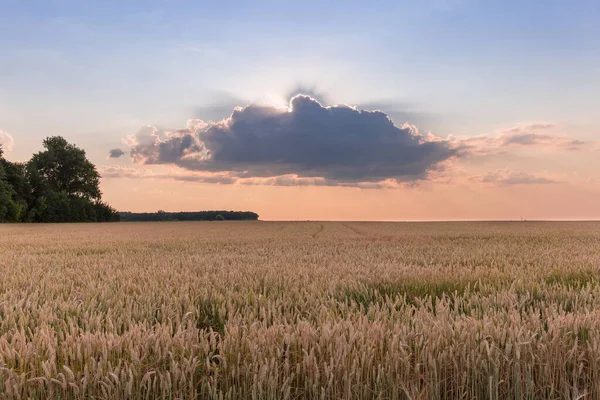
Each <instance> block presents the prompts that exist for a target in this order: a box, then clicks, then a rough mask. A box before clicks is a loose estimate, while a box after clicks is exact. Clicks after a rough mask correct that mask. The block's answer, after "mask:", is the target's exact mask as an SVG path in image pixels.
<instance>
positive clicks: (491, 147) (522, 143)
mask: <svg viewBox="0 0 600 400" xmlns="http://www.w3.org/2000/svg"><path fill="white" fill-rule="evenodd" d="M557 126H558V125H557V124H555V123H552V122H545V123H530V124H525V125H519V126H516V127H513V128H509V129H503V130H501V131H499V134H498V135H495V136H492V135H478V136H470V137H450V138H449V139H450V140H451V141H452V142H453V143H455V145H456V146H459V147H462V148H463V149H464V150H465V153H466V154H470V155H474V156H487V155H497V154H505V153H508V152H509V151H511V150H515V149H519V148H530V149H533V148H539V149H543V150H546V151H578V150H584V149H586V148H589V149H591V148H592V145H593V143H590V142H586V141H583V140H578V139H574V138H572V137H567V136H561V135H551V134H549V133H543V131H548V130H551V129H554V128H556V127H557Z"/></svg>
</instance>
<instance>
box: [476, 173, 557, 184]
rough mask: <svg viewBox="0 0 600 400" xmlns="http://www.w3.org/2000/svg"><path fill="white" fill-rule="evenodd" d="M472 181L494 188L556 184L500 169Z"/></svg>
mask: <svg viewBox="0 0 600 400" xmlns="http://www.w3.org/2000/svg"><path fill="white" fill-rule="evenodd" d="M470 180H471V181H474V182H480V183H484V184H490V185H494V186H509V185H543V184H549V183H556V181H554V180H552V179H549V178H545V177H542V176H538V175H533V174H529V173H527V172H523V171H510V170H507V169H499V170H496V171H490V172H488V173H486V174H483V175H477V176H473V177H471V179H470Z"/></svg>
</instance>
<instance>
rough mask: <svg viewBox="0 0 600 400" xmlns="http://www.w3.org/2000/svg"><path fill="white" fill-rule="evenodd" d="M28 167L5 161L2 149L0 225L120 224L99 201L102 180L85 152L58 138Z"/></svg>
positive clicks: (112, 212) (55, 137) (112, 211)
mask: <svg viewBox="0 0 600 400" xmlns="http://www.w3.org/2000/svg"><path fill="white" fill-rule="evenodd" d="M44 148H45V150H44V151H42V152H39V153H37V154H34V155H33V157H32V158H31V160H30V161H29V162H28V163H26V164H21V163H12V162H10V161H8V160H6V159H4V158H3V156H2V155H3V154H2V149H0V222H105V221H118V220H119V214H118V213H117V211H116V210H114V209H113V208H111V207H110V206H109V205H107V204H105V203H103V202H102V201H101V192H100V188H99V181H100V175H99V174H98V171H97V170H96V167H95V166H94V165H93V164H92V163H91V162H90V161H89V160H88V159H87V158H86V157H85V151H83V150H81V149H79V148H78V147H76V146H74V145H72V144H70V143H68V142H67V141H66V140H65V139H63V138H62V137H60V136H54V137H49V138H47V139H46V140H44Z"/></svg>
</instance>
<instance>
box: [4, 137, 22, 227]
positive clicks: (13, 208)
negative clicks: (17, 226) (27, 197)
mask: <svg viewBox="0 0 600 400" xmlns="http://www.w3.org/2000/svg"><path fill="white" fill-rule="evenodd" d="M3 154H4V153H3V151H2V146H0V222H16V221H18V220H19V218H20V217H21V214H22V213H23V211H24V206H23V204H22V203H19V202H17V201H15V198H16V197H17V193H16V192H15V190H14V188H13V186H12V185H11V183H10V182H9V181H8V179H7V172H6V168H5V165H6V164H7V163H8V162H7V161H6V160H5V159H4V157H3Z"/></svg>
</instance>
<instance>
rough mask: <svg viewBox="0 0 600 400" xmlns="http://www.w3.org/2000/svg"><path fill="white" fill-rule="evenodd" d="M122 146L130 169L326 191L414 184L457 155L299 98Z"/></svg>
mask: <svg viewBox="0 0 600 400" xmlns="http://www.w3.org/2000/svg"><path fill="white" fill-rule="evenodd" d="M126 141H127V143H128V144H129V145H130V146H132V148H131V151H130V155H131V157H132V159H133V160H134V162H136V163H138V164H146V165H150V164H174V165H177V166H179V167H182V168H185V169H188V170H192V171H204V172H213V173H215V172H218V173H226V174H227V175H228V176H230V177H235V178H238V179H245V178H276V177H281V176H288V177H290V176H294V177H296V178H295V179H296V180H292V181H289V182H292V183H293V184H295V185H300V184H302V183H300V182H304V181H303V180H302V179H304V178H311V179H313V181H310V182H313V183H312V184H317V183H316V182H320V183H322V184H323V185H327V186H350V185H359V184H361V185H363V184H373V183H380V182H383V181H389V180H392V181H396V182H415V181H419V180H423V179H427V177H428V175H429V173H430V172H432V171H435V170H436V169H438V168H441V165H442V164H443V163H444V162H445V161H447V160H449V159H451V158H453V157H455V156H457V155H458V154H459V152H460V149H459V148H458V147H457V146H454V145H453V144H452V143H450V142H449V141H447V140H443V139H440V138H437V137H435V136H433V135H427V136H425V135H422V134H420V133H419V131H418V130H417V129H416V128H415V127H414V126H411V125H403V126H402V127H398V126H396V125H394V123H393V122H392V120H391V119H389V118H388V116H387V115H386V114H384V113H383V112H380V111H360V110H357V109H356V108H353V107H350V106H347V105H337V106H329V107H324V106H322V105H321V104H320V103H319V102H318V101H316V100H315V99H313V98H311V97H309V96H304V95H298V96H295V97H293V98H292V99H291V101H290V107H289V108H277V107H273V106H269V105H259V104H251V105H249V106H247V107H244V108H239V107H238V108H235V109H234V110H233V113H232V114H231V115H230V117H229V118H227V119H224V120H222V121H220V122H217V123H205V122H204V121H200V120H190V121H188V124H187V126H186V127H185V128H182V129H178V130H175V131H160V130H159V129H157V128H155V127H151V126H146V127H143V128H142V130H140V131H139V132H138V133H136V134H134V135H130V136H129V137H128V138H127V140H126ZM275 182H276V184H280V185H284V184H285V183H286V182H288V181H282V180H280V181H277V180H275Z"/></svg>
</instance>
